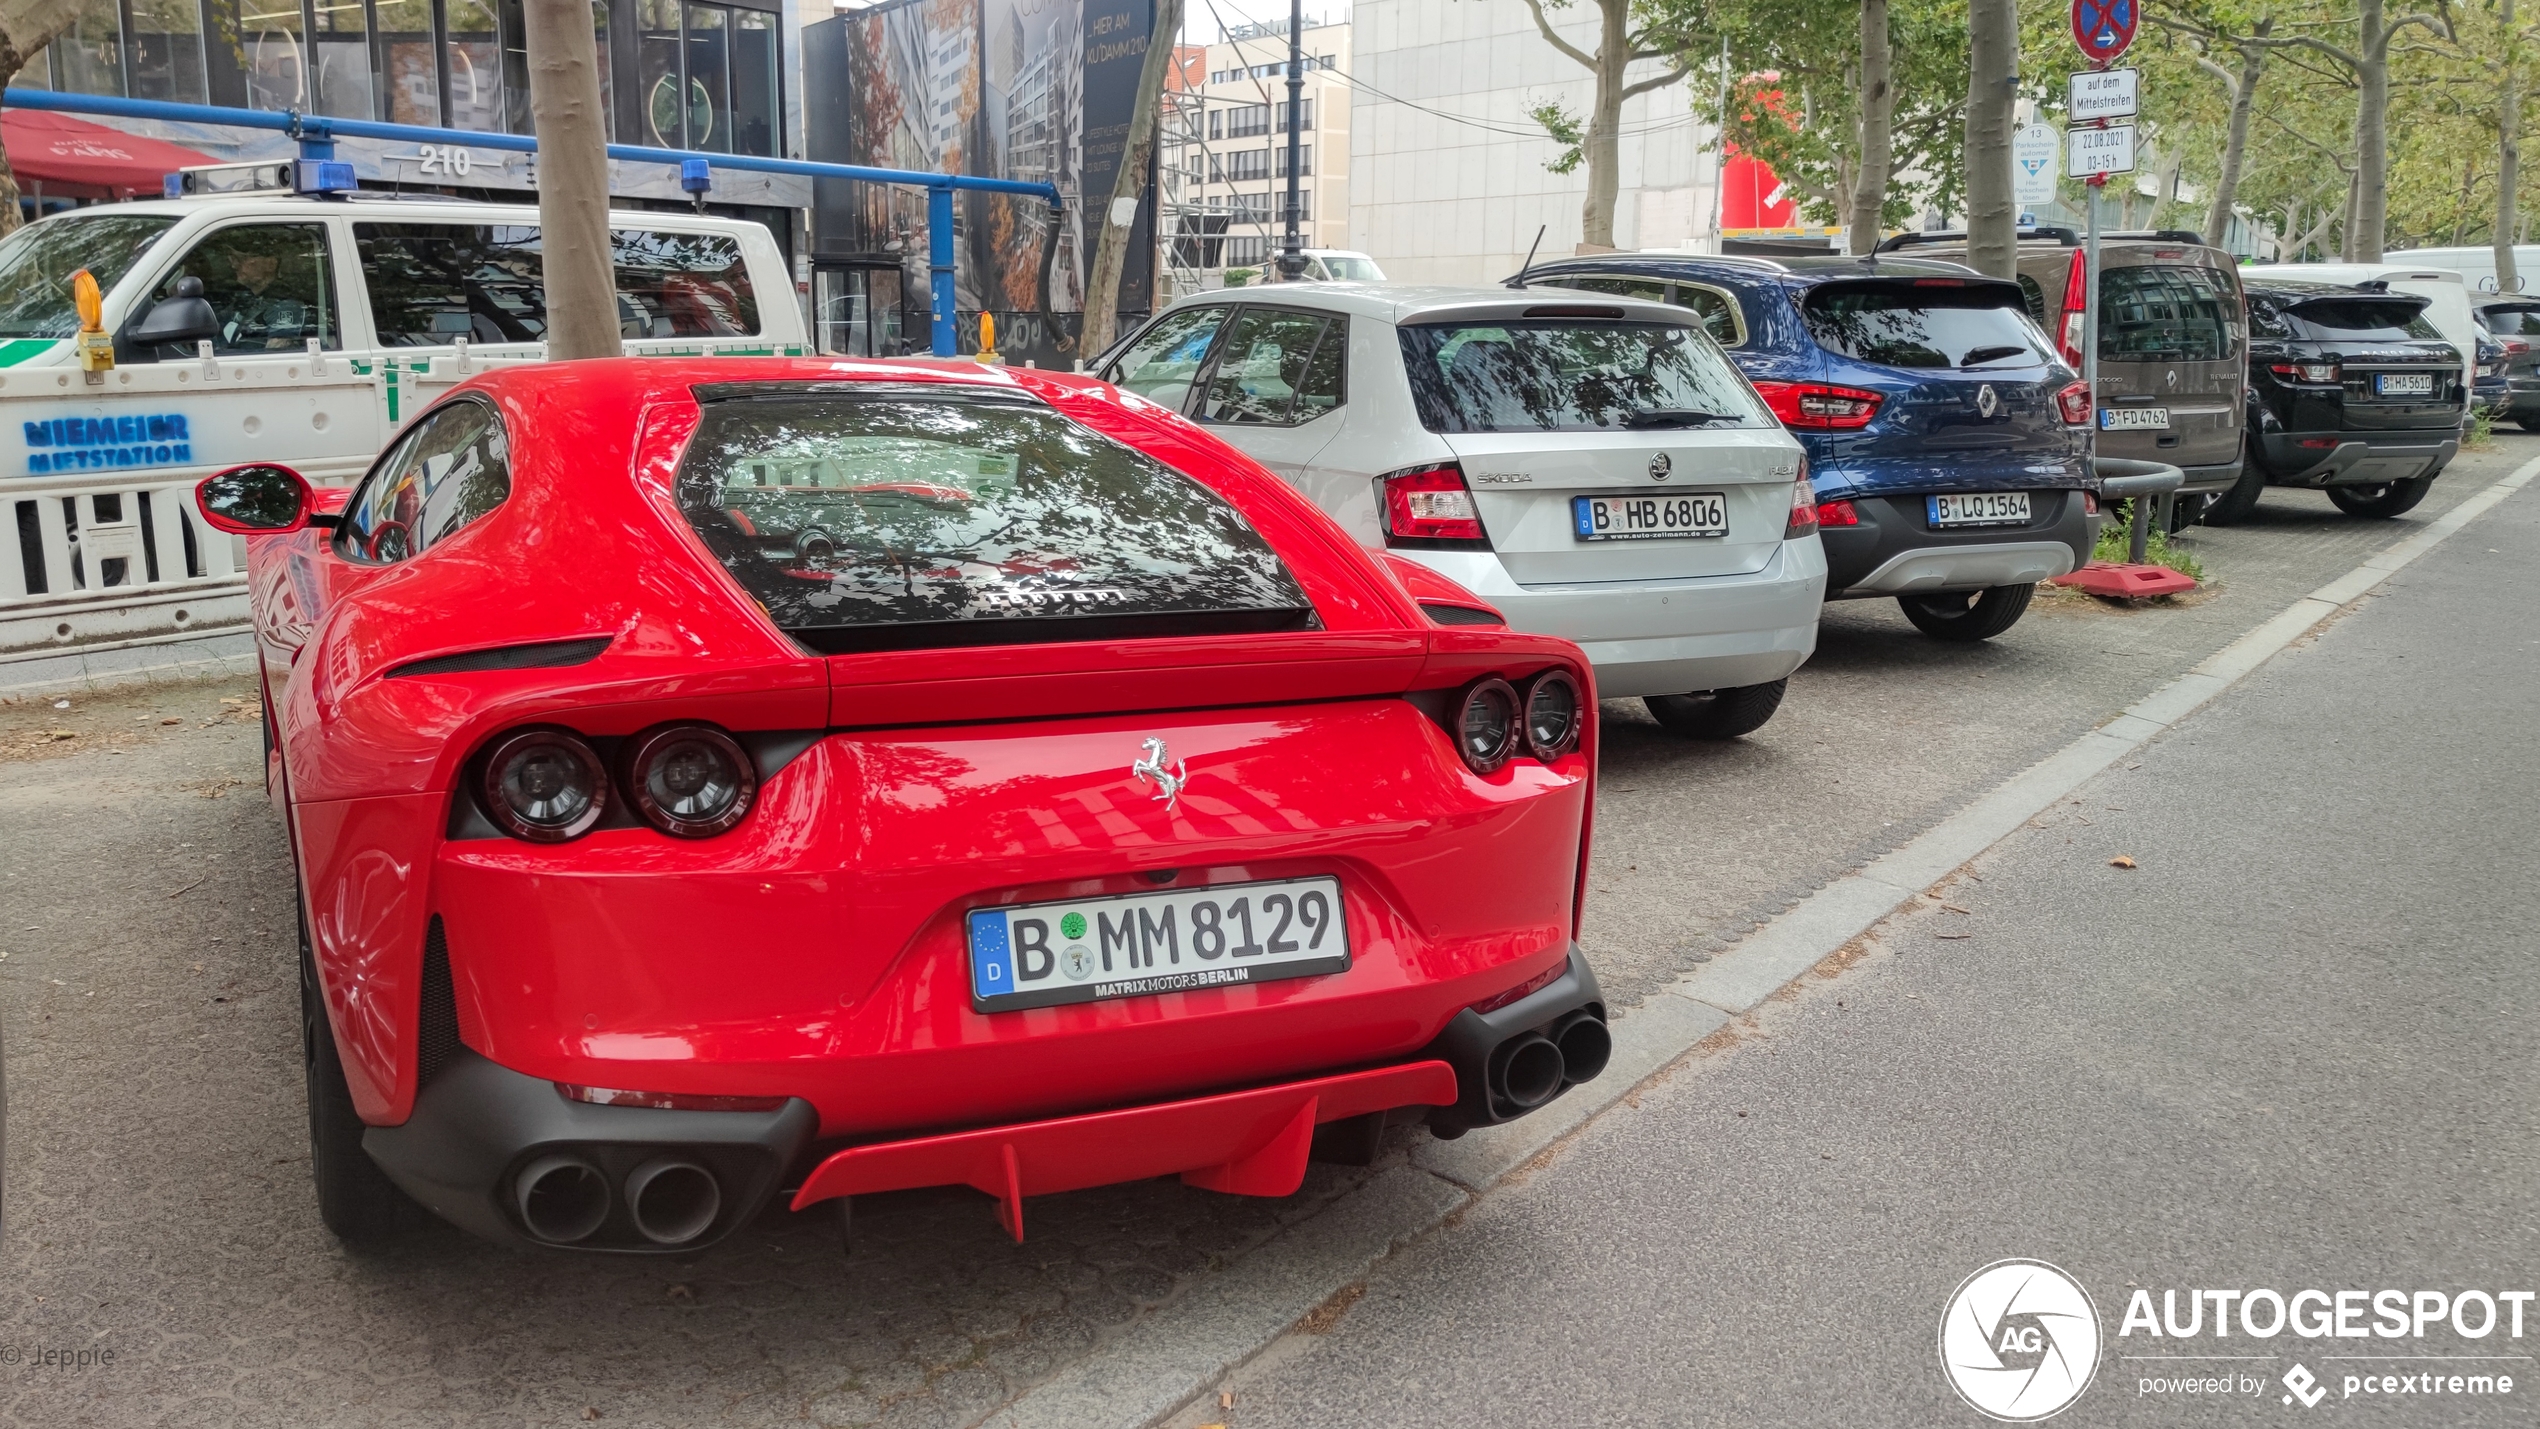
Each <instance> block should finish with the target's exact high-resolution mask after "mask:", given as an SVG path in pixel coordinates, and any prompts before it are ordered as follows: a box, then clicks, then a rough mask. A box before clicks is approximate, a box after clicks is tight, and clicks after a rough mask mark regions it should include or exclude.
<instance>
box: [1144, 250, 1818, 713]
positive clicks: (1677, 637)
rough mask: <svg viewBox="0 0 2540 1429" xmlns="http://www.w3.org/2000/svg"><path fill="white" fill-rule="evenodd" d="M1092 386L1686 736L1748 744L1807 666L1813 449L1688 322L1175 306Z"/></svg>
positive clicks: (1290, 299)
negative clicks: (1580, 658) (1220, 443)
mask: <svg viewBox="0 0 2540 1429" xmlns="http://www.w3.org/2000/svg"><path fill="white" fill-rule="evenodd" d="M1098 371H1099V372H1100V374H1101V375H1102V376H1103V377H1104V378H1106V379H1108V380H1110V381H1112V382H1114V383H1116V384H1118V385H1119V386H1121V387H1122V388H1125V389H1127V390H1128V391H1131V392H1134V393H1136V394H1138V395H1140V396H1142V397H1145V398H1147V399H1149V400H1151V401H1154V402H1158V403H1161V404H1163V405H1164V406H1167V407H1171V408H1173V409H1174V410H1175V411H1178V412H1180V413H1182V414H1183V415H1185V416H1187V417H1189V418H1190V419H1191V420H1193V421H1195V422H1198V423H1200V424H1201V425H1203V426H1205V427H1207V428H1208V429H1209V430H1210V431H1212V432H1214V433H1216V434H1217V435H1218V436H1221V437H1223V438H1224V439H1225V440H1227V441H1228V442H1230V443H1232V444H1233V445H1234V446H1236V447H1238V448H1240V449H1241V450H1243V451H1244V452H1246V453H1248V454H1249V455H1251V456H1252V457H1253V458H1255V459H1256V460H1258V461H1260V462H1261V463H1262V464H1263V465H1265V466H1267V467H1269V468H1270V469H1271V470H1272V471H1275V472H1277V473H1278V474H1279V475H1280V476H1282V477H1284V478H1286V479H1287V480H1288V481H1290V482H1292V483H1294V484H1295V485H1296V486H1297V487H1298V488H1299V489H1300V490H1302V491H1303V492H1305V494H1306V495H1307V496H1309V497H1311V498H1312V499H1313V500H1314V501H1315V502H1316V503H1317V504H1319V505H1320V506H1321V507H1322V508H1323V509H1324V510H1325V511H1328V512H1330V513H1331V514H1332V515H1333V516H1335V517H1337V518H1339V520H1340V522H1341V523H1342V524H1343V525H1344V526H1346V527H1348V528H1349V529H1350V530H1351V531H1352V532H1353V533H1355V534H1356V535H1357V536H1358V538H1359V539H1360V540H1361V541H1363V542H1365V543H1366V544H1367V545H1369V546H1382V547H1385V548H1388V549H1390V550H1392V551H1394V552H1396V553H1398V554H1399V555H1401V556H1403V557H1406V558H1408V559H1409V560H1411V561H1414V562H1417V563H1419V564H1420V565H1422V566H1426V567H1428V568H1429V569H1431V570H1434V571H1436V572H1438V573H1439V574H1441V575H1444V576H1446V577H1448V578H1450V579H1451V580H1453V581H1455V582H1456V583H1458V584H1460V585H1462V586H1463V587H1464V588H1465V589H1467V590H1469V591H1471V592H1472V593H1473V594H1475V595H1478V596H1480V597H1482V598H1483V599H1484V600H1486V601H1488V602H1489V603H1490V604H1491V605H1493V606H1496V607H1497V608H1498V609H1499V611H1500V612H1501V613H1502V614H1503V615H1504V616H1505V617H1506V619H1507V623H1508V624H1509V625H1511V626H1513V627H1514V628H1516V629H1519V630H1527V631H1535V632H1540V633H1544V634H1550V635H1559V636H1563V637H1566V638H1568V639H1570V640H1574V641H1576V642H1578V644H1579V645H1580V646H1581V647H1582V648H1584V649H1585V650H1586V651H1587V654H1588V658H1589V660H1590V661H1592V662H1593V663H1594V665H1595V668H1596V682H1597V692H1598V694H1600V695H1602V696H1605V697H1608V698H1611V697H1616V696H1632V695H1637V696H1640V697H1642V698H1643V699H1645V700H1646V701H1647V703H1648V705H1649V710H1650V713H1651V714H1652V715H1654V716H1655V717H1656V718H1657V720H1658V722H1659V723H1660V724H1662V725H1664V726H1666V727H1667V728H1668V729H1670V730H1673V731H1675V732H1677V733H1680V734H1685V735H1690V736H1693V737H1695V738H1704V739H1731V738H1735V737H1737V736H1739V735H1742V734H1746V733H1748V732H1750V731H1752V730H1754V729H1755V728H1757V727H1758V726H1760V725H1762V724H1763V723H1764V722H1765V721H1766V720H1768V719H1770V718H1771V717H1772V714H1773V711H1774V710H1775V709H1776V708H1777V707H1778V706H1779V705H1780V704H1781V698H1782V691H1783V689H1784V687H1785V686H1786V685H1787V684H1788V682H1789V678H1790V673H1791V672H1792V671H1793V670H1796V669H1798V668H1799V666H1800V663H1801V662H1802V661H1804V660H1806V659H1807V658H1808V656H1809V653H1810V652H1811V651H1813V650H1814V649H1815V648H1816V641H1817V613H1818V610H1819V608H1820V606H1821V605H1822V603H1823V601H1824V598H1825V585H1826V562H1825V553H1824V551H1823V550H1822V549H1821V548H1820V547H1819V545H1818V541H1817V535H1816V519H1815V518H1816V506H1815V497H1814V496H1813V495H1812V494H1811V493H1810V491H1809V487H1808V479H1807V473H1806V470H1805V459H1804V458H1803V457H1802V455H1801V453H1800V447H1799V443H1798V442H1797V441H1795V440H1794V439H1792V437H1791V436H1790V434H1789V433H1788V432H1786V431H1784V430H1783V429H1782V427H1781V424H1780V422H1779V421H1777V420H1776V419H1775V418H1774V416H1773V414H1772V412H1771V410H1770V409H1769V408H1767V407H1766V406H1765V405H1764V402H1763V399H1762V398H1760V397H1758V396H1757V395H1756V394H1755V391H1754V389H1753V388H1751V387H1749V386H1748V385H1747V383H1746V380H1745V379H1744V378H1743V377H1741V376H1739V374H1738V372H1737V369H1736V368H1735V367H1734V366H1733V365H1731V363H1730V362H1729V360H1728V359H1727V358H1726V357H1725V356H1723V355H1722V354H1721V352H1720V350H1719V348H1718V347H1716V346H1715V345H1713V343H1712V341H1711V339H1710V338H1709V337H1708V336H1706V335H1705V334H1704V333H1703V331H1702V328H1701V326H1700V322H1699V320H1698V319H1697V318H1696V317H1695V316H1694V315H1693V314H1691V313H1689V312H1687V311H1686V310H1684V309H1682V308H1675V307H1669V306H1666V305H1664V304H1660V303H1651V302H1642V301H1638V300H1635V299H1630V298H1609V297H1606V296H1604V295H1602V294H1599V295H1595V296H1593V297H1588V296H1583V295H1581V294H1579V293H1577V292H1573V291H1564V290H1559V289H1535V290H1509V289H1500V288H1416V287H1387V286H1378V285H1374V284H1359V283H1298V284H1280V285H1277V286H1275V287H1266V288H1260V289H1238V290H1233V291H1223V292H1213V293H1207V294H1203V295H1199V296H1196V297H1193V298H1189V299H1186V300H1184V301H1181V302H1178V303H1175V304H1174V305H1172V306H1171V307H1168V308H1166V309H1165V310H1164V311H1163V312H1161V313H1159V314H1157V315H1156V316H1155V318H1154V319H1153V320H1151V321H1150V322H1148V323H1147V324H1146V326H1145V327H1143V328H1141V329H1140V330H1138V331H1137V332H1136V333H1134V334H1132V335H1131V336H1130V337H1129V338H1128V339H1127V340H1125V341H1124V342H1122V343H1120V344H1118V345H1117V346H1115V347H1114V348H1113V349H1112V350H1111V351H1110V352H1109V353H1108V354H1106V355H1105V358H1104V360H1103V361H1102V362H1101V363H1100V365H1099V367H1098ZM1432 614H1433V615H1434V616H1436V617H1437V618H1439V619H1441V620H1444V621H1447V622H1449V623H1453V622H1455V621H1457V620H1473V619H1482V618H1486V617H1482V616H1481V614H1480V613H1479V612H1475V611H1471V610H1469V609H1463V610H1459V609H1457V608H1456V607H1454V606H1453V605H1451V604H1445V603H1442V604H1440V605H1438V606H1435V607H1432Z"/></svg>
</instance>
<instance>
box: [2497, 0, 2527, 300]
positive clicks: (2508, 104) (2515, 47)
mask: <svg viewBox="0 0 2540 1429" xmlns="http://www.w3.org/2000/svg"><path fill="white" fill-rule="evenodd" d="M2499 10H2500V11H2501V14H2500V18H2501V19H2502V20H2503V22H2504V28H2505V63H2504V71H2505V73H2504V82H2503V84H2502V85H2501V86H2500V89H2501V92H2500V93H2499V94H2498V95H2497V97H2496V291H2497V292H2500V293H2511V292H2515V291H2517V290H2518V289H2520V288H2521V286H2522V276H2521V274H2520V273H2518V272H2517V271H2515V268H2514V215H2515V212H2516V211H2517V210H2518V209H2519V208H2520V204H2519V203H2517V202H2516V200H2517V197H2518V196H2517V195H2516V194H2515V192H2514V188H2515V185H2516V183H2517V181H2518V180H2519V179H2520V178H2521V173H2522V35H2521V34H2520V32H2518V31H2516V30H2515V29H2514V0H2499Z"/></svg>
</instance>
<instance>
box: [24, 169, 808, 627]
mask: <svg viewBox="0 0 2540 1429" xmlns="http://www.w3.org/2000/svg"><path fill="white" fill-rule="evenodd" d="M350 180H351V173H350V167H349V166H348V165H345V164H343V163H340V162H336V161H331V160H312V159H300V160H290V161H279V162H265V163H254V164H223V165H213V166H208V167H205V168H201V169H192V170H186V171H183V172H181V173H178V174H172V175H170V176H169V185H168V187H169V191H170V192H171V193H172V194H180V195H183V196H182V197H173V198H167V199H161V200H157V201H152V202H141V203H123V204H106V205H98V206H95V207H90V208H84V209H77V210H73V211H70V212H66V213H60V214H55V215H53V216H51V217H48V218H45V219H43V220H41V221H39V222H36V223H32V224H29V225H27V226H26V227H24V228H21V229H19V230H18V231H17V232H15V233H13V234H11V235H9V236H8V237H7V238H6V239H0V506H5V507H6V508H7V509H6V510H5V511H0V518H5V520H0V530H8V531H15V532H17V533H18V535H19V538H20V539H19V540H18V541H17V542H16V543H13V544H12V545H11V546H10V547H9V549H8V551H7V553H6V554H5V555H0V651H5V650H8V649H14V648H24V647H26V646H28V645H31V644H36V643H50V642H51V641H52V640H54V639H55V638H56V637H57V636H58V638H60V639H63V640H70V639H74V638H76V639H81V640H87V639H95V638H103V637H115V638H130V637H145V636H148V635H151V634H155V633H161V632H165V631H170V630H173V629H176V628H180V627H187V626H193V627H200V626H203V625H206V624H219V623H225V622H226V619H227V618H228V617H229V616H230V615H231V614H232V612H230V611H229V610H228V607H229V606H230V605H233V604H239V603H240V602H241V601H242V600H243V596H242V595H241V594H240V593H239V588H238V587H237V586H236V585H235V584H234V577H233V576H232V572H233V570H234V569H235V567H234V566H233V564H232V561H233V559H234V556H233V552H232V551H231V549H230V540H229V538H227V537H215V536H213V535H212V533H210V532H208V531H205V530H201V529H197V528H196V527H194V525H193V524H192V522H193V515H192V512H191V509H190V503H189V502H188V501H187V500H186V499H185V495H184V493H185V492H186V491H188V490H190V489H191V487H192V485H193V483H194V482H195V481H196V480H197V479H199V478H200V477H202V476H204V475H206V474H208V473H210V472H212V471H215V470H218V469H219V468H221V467H225V466H231V465H235V464H238V463H241V462H250V461H273V462H281V463H284V464H287V465H289V466H292V467H295V468H297V469H298V470H300V471H301V472H302V473H304V474H305V475H307V476H308V478H309V479H310V480H311V481H312V482H314V483H317V484H320V485H327V484H347V483H350V482H351V481H352V480H354V479H355V478H356V477H357V476H359V475H360V474H361V472H362V471H363V470H364V469H366V468H367V467H368V466H369V464H370V462H371V460H372V459H373V458H374V457H375V456H376V455H377V453H378V452H379V451H380V449H381V448H382V447H383V446H384V445H385V444H386V442H387V440H388V438H389V437H390V436H391V435H392V434H393V433H394V432H395V431H396V430H397V428H398V427H399V426H400V425H402V424H403V423H404V421H405V420H406V419H407V418H409V417H411V416H413V415H414V414H415V413H416V412H418V411H420V410H422V408H423V407H424V406H426V405H427V404H429V403H430V402H431V400H432V399H433V398H435V397H437V396H438V395H440V394H441V393H442V392H444V391H447V390H448V389H449V388H450V387H451V386H453V385H455V384H456V383H458V382H461V381H463V380H465V379H466V378H467V377H468V376H470V375H471V374H473V373H476V372H480V371H483V370H485V369H486V368H489V367H495V366H505V365H510V364H514V363H522V362H539V361H543V360H545V357H546V344H545V341H544V335H545V331H546V301H545V286H544V282H543V276H542V270H541V260H540V249H539V218H538V210H537V209H536V208H535V207H534V206H530V205H517V206H515V205H499V204H484V203H474V202H468V201H464V200H458V199H446V198H438V197H433V198H420V197H402V196H401V197H390V196H387V195H383V194H379V193H377V192H375V191H370V192H361V191H350ZM611 226H612V232H613V237H614V243H613V249H614V252H613V258H614V262H615V266H616V276H617V303H618V314H619V318H620V320H621V322H622V324H623V327H622V331H623V333H624V335H625V340H626V351H627V353H628V354H629V355H631V356H653V355H659V356H672V355H703V354H713V355H729V356H744V355H762V356H800V355H803V354H804V353H805V352H807V351H808V345H807V339H806V336H805V333H804V327H803V318H802V311H801V309H800V307H799V306H798V305H797V303H796V301H795V295H794V284H793V280H792V276H791V275H790V274H789V273H788V272H787V270H786V264H785V259H784V255H783V253H782V252H781V251H780V250H779V249H778V247H777V245H776V241H775V237H774V235H772V234H771V233H770V232H769V231H768V230H767V229H766V228H765V227H763V226H761V225H759V224H756V223H752V222H748V221H746V220H738V219H723V218H713V217H708V216H705V215H702V214H685V213H653V212H643V211H636V210H628V209H621V210H615V211H613V212H612V215H611ZM83 271H84V272H86V273H88V274H89V275H90V276H91V277H92V278H93V279H94V280H95V282H96V285H97V287H96V291H95V293H94V295H93V297H91V298H89V299H88V300H87V301H85V302H83V301H82V300H81V299H80V298H79V297H78V296H77V295H75V293H74V290H73V285H74V278H75V276H76V275H77V274H78V273H80V272H83ZM83 309H86V310H85V311H83ZM30 538H31V539H30ZM188 582H192V583H193V584H192V586H191V588H188ZM207 583H217V584H220V585H222V587H223V588H222V589H221V590H220V591H218V592H209V591H206V590H205V589H204V588H203V586H204V585H205V584H207ZM114 587H130V588H132V590H131V593H132V596H133V599H132V600H131V601H129V602H124V603H120V608H118V609H117V610H115V611H114V612H113V619H112V621H110V622H108V623H107V624H106V625H100V624H99V623H98V622H99V620H101V619H103V618H104V615H103V613H101V612H98V611H95V610H92V609H89V607H91V606H93V605H94V604H95V601H96V597H98V596H99V595H101V594H103V593H105V592H106V591H108V590H110V589H112V588H114ZM73 596H77V597H79V598H80V604H81V607H82V608H81V611H80V612H79V621H78V625H77V628H76V630H75V631H74V632H72V633H64V632H63V630H62V627H65V626H69V625H71V623H72V622H70V621H68V620H62V621H56V620H54V619H53V617H52V616H51V615H49V614H47V610H46V608H47V607H48V606H50V605H51V604H53V603H56V602H59V601H62V600H65V599H68V598H70V597H73ZM161 607H166V609H161ZM180 609H181V610H182V611H183V613H184V618H183V619H176V618H175V616H174V614H173V612H174V611H176V610H180ZM239 613H243V605H242V606H241V608H240V612H239ZM30 622H32V623H30ZM22 625H24V626H26V628H25V629H23V630H21V629H19V628H18V627H20V626H22ZM39 627H40V628H39Z"/></svg>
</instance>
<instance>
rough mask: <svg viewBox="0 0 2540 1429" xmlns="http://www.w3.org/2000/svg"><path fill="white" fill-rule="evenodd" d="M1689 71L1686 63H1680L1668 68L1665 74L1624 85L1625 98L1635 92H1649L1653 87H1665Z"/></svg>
mask: <svg viewBox="0 0 2540 1429" xmlns="http://www.w3.org/2000/svg"><path fill="white" fill-rule="evenodd" d="M1687 72H1688V71H1687V70H1686V68H1685V66H1684V65H1682V64H1678V65H1677V66H1676V67H1675V68H1673V69H1670V70H1668V71H1667V72H1666V73H1665V74H1659V75H1652V76H1650V77H1649V78H1647V79H1644V80H1642V81H1641V82H1640V83H1638V84H1627V85H1624V86H1623V97H1624V98H1625V99H1629V98H1631V97H1632V96H1633V95H1635V94H1647V93H1648V92H1649V91H1651V90H1653V89H1665V88H1666V87H1667V86H1668V85H1671V84H1674V83H1675V82H1676V81H1677V80H1680V79H1682V78H1684V77H1685V75H1686V73H1687Z"/></svg>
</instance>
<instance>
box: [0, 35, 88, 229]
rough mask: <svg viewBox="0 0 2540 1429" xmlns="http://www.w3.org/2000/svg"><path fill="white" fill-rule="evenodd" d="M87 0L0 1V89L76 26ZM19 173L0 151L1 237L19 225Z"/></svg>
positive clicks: (4, 151) (14, 81) (16, 77)
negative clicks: (28, 63)
mask: <svg viewBox="0 0 2540 1429" xmlns="http://www.w3.org/2000/svg"><path fill="white" fill-rule="evenodd" d="M87 3H88V0H0V88H6V87H7V86H9V85H12V84H15V83H17V79H18V71H20V70H22V69H24V68H26V63H27V61H29V60H31V59H35V58H37V57H38V56H40V55H42V54H43V53H44V47H45V46H47V45H49V44H51V43H53V42H54V41H55V40H58V39H60V38H61V37H62V36H64V35H66V34H69V33H70V29H71V26H73V25H76V24H78V23H79V13H80V11H81V9H82V8H84V7H85V6H86V5H87ZM19 222H20V220H19V217H18V172H17V170H15V169H13V168H11V167H9V155H8V153H7V151H6V150H5V149H0V234H9V233H14V232H16V231H17V229H18V225H19Z"/></svg>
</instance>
